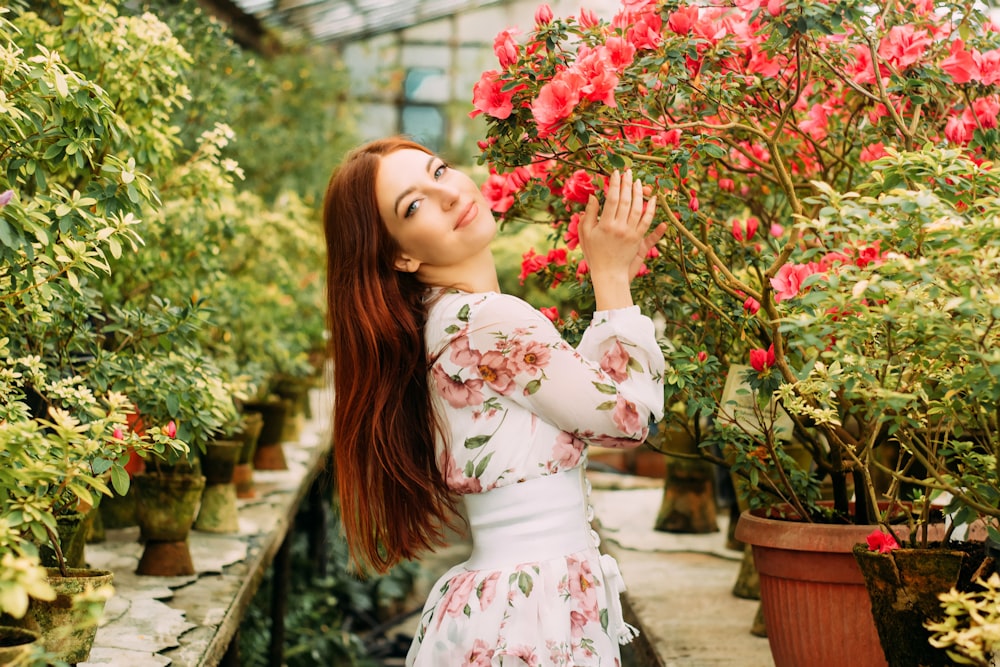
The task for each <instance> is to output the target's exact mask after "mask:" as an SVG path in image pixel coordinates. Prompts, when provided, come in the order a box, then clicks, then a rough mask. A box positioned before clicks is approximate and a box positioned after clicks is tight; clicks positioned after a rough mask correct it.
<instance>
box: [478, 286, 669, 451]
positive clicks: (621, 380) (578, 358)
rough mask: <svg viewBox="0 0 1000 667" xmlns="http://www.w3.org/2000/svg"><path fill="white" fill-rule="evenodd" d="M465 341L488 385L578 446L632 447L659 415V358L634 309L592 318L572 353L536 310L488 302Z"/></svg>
mask: <svg viewBox="0 0 1000 667" xmlns="http://www.w3.org/2000/svg"><path fill="white" fill-rule="evenodd" d="M468 341H469V350H470V352H471V353H472V354H474V355H478V364H477V367H478V370H479V375H480V377H481V378H482V379H483V381H484V382H485V383H486V384H487V385H489V386H490V387H491V388H492V389H494V390H496V391H497V392H498V393H500V394H501V395H504V396H507V397H509V398H510V400H511V401H512V402H514V403H517V404H519V405H521V406H523V407H525V408H526V409H528V410H530V411H531V412H532V413H534V414H536V415H538V417H539V418H540V419H543V420H545V421H547V422H549V423H551V424H553V425H554V426H556V427H557V428H559V429H560V430H562V431H565V432H568V433H571V434H573V435H574V436H576V437H578V438H580V439H582V440H585V441H588V442H592V443H595V444H596V443H599V444H602V445H605V446H635V445H638V444H639V443H641V442H642V441H643V440H644V439H645V437H646V435H647V433H648V424H649V422H650V419H651V418H653V419H660V418H661V417H662V416H663V369H664V361H663V354H662V352H661V351H660V348H659V346H658V345H657V343H656V338H655V334H654V328H653V323H652V322H651V321H650V320H649V318H647V317H645V316H644V315H642V314H641V312H640V311H639V308H638V306H632V307H630V308H623V309H620V310H613V311H599V312H597V313H595V314H594V318H593V320H592V322H591V324H590V326H589V327H588V329H587V331H586V332H585V334H584V336H583V339H582V340H581V342H580V345H579V347H578V348H577V349H573V347H572V346H570V345H569V344H568V343H566V342H565V341H564V340H563V339H562V337H561V336H560V335H559V332H558V331H557V330H556V329H555V327H554V326H553V324H552V323H551V322H550V321H549V320H548V319H547V318H546V317H545V316H544V315H543V314H542V313H541V312H539V311H538V310H537V309H535V308H532V307H531V306H530V305H528V304H527V303H525V302H524V301H521V300H520V299H517V298H515V297H510V296H502V295H495V296H494V298H491V299H488V300H487V301H485V302H483V303H482V304H481V305H480V306H479V307H478V308H476V309H475V310H474V312H473V313H472V315H471V317H470V320H469V328H468Z"/></svg>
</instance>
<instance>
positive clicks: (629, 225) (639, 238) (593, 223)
mask: <svg viewBox="0 0 1000 667" xmlns="http://www.w3.org/2000/svg"><path fill="white" fill-rule="evenodd" d="M643 196H644V192H643V185H642V181H639V180H635V179H633V177H632V170H631V169H629V170H627V171H626V172H625V173H624V174H622V173H621V172H619V171H617V170H615V171H614V172H613V173H612V174H611V178H610V179H609V180H608V188H607V191H606V192H605V199H604V207H603V209H601V210H600V215H598V209H599V208H600V204H599V203H598V201H597V197H595V196H593V195H591V197H590V200H589V201H588V202H587V208H586V210H585V211H584V214H583V218H582V219H581V220H580V227H579V233H580V247H581V249H582V250H583V255H584V257H585V258H586V260H587V265H588V266H589V267H590V275H591V280H592V281H593V283H594V291H595V294H596V295H597V296H598V308H601V309H604V308H619V307H623V306H620V305H608V304H617V303H618V302H620V301H622V300H623V294H622V292H621V286H622V284H623V283H624V286H625V290H626V292H628V283H629V282H631V280H632V278H634V277H635V275H636V272H638V270H639V267H640V266H642V262H643V260H645V258H646V254H647V253H648V252H649V249H650V248H651V247H652V246H653V244H655V243H656V242H657V241H658V240H660V238H662V237H663V234H664V232H665V231H666V229H667V225H666V223H661V224H660V225H658V226H657V227H656V228H655V229H653V230H652V231H650V229H649V225H650V224H651V223H652V221H653V214H654V213H655V212H656V197H655V196H652V197H650V198H649V200H648V201H646V202H644V201H643ZM603 288H607V289H606V290H605V289H603ZM602 291H604V292H606V294H605V296H607V297H608V299H605V301H607V302H608V304H606V305H605V306H604V307H603V308H602V306H601V300H602V299H601V296H602V295H601V292H602ZM627 301H628V303H626V304H624V305H631V303H632V297H631V294H630V293H629V294H628V297H627Z"/></svg>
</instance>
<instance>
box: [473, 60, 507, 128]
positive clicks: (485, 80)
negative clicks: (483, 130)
mask: <svg viewBox="0 0 1000 667" xmlns="http://www.w3.org/2000/svg"><path fill="white" fill-rule="evenodd" d="M513 99H514V91H513V90H508V91H504V90H503V81H501V80H500V73H499V72H497V71H496V70H489V71H486V72H483V75H482V77H481V78H480V79H479V81H477V82H476V85H475V86H473V88H472V106H473V107H475V109H473V110H472V111H470V112H469V117H470V118H475V117H476V116H478V115H479V114H481V113H485V114H486V115H487V116H492V117H494V118H499V119H500V120H503V119H504V118H507V117H509V116H510V114H511V112H512V111H513V110H514V105H513Z"/></svg>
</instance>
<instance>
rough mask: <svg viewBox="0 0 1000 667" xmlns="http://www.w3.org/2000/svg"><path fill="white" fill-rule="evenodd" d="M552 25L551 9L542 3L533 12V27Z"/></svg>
mask: <svg viewBox="0 0 1000 667" xmlns="http://www.w3.org/2000/svg"><path fill="white" fill-rule="evenodd" d="M550 23H552V8H551V7H549V5H548V3H543V4H541V5H539V6H538V9H536V10H535V25H537V26H543V25H548V24H550Z"/></svg>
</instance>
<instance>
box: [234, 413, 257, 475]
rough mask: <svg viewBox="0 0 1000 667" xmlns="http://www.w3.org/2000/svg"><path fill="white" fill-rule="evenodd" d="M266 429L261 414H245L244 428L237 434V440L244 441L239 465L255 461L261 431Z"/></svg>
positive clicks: (238, 461)
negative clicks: (254, 456)
mask: <svg viewBox="0 0 1000 667" xmlns="http://www.w3.org/2000/svg"><path fill="white" fill-rule="evenodd" d="M262 428H264V417H263V415H261V414H260V413H259V412H254V411H245V412H244V413H243V428H242V429H241V430H240V431H239V433H238V434H237V436H236V437H237V438H238V439H239V440H242V441H243V449H241V450H240V457H239V458H238V459H237V463H250V462H252V461H253V455H254V452H256V451H257V442H258V441H259V440H260V431H261V429H262Z"/></svg>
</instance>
